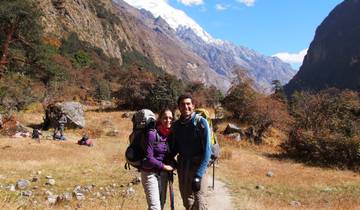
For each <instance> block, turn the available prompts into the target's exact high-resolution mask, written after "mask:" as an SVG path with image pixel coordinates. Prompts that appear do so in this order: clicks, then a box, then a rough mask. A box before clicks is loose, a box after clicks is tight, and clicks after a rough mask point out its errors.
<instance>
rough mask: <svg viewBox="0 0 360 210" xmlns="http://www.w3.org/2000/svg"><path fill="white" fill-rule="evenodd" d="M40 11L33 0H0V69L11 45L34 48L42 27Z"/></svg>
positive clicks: (5, 63)
mask: <svg viewBox="0 0 360 210" xmlns="http://www.w3.org/2000/svg"><path fill="white" fill-rule="evenodd" d="M40 15H41V14H40V12H39V10H38V9H37V8H36V5H35V2H34V1H33V0H0V31H1V32H2V33H1V34H0V44H1V51H0V56H1V57H0V71H1V72H2V73H3V71H4V68H5V67H6V66H7V64H8V63H9V59H10V57H9V56H10V51H11V48H12V47H15V46H16V47H19V46H21V47H23V48H26V49H34V44H35V43H37V42H38V41H39V40H40V37H41V33H42V28H41V25H40V21H39V18H40Z"/></svg>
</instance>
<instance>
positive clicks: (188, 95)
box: [177, 93, 193, 106]
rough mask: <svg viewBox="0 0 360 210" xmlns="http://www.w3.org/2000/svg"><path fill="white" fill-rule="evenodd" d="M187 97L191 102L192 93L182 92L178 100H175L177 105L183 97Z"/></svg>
mask: <svg viewBox="0 0 360 210" xmlns="http://www.w3.org/2000/svg"><path fill="white" fill-rule="evenodd" d="M187 98H190V99H191V102H193V98H192V95H191V93H184V94H182V95H181V96H179V98H178V100H177V105H178V106H179V105H180V102H181V101H182V100H184V99H187Z"/></svg>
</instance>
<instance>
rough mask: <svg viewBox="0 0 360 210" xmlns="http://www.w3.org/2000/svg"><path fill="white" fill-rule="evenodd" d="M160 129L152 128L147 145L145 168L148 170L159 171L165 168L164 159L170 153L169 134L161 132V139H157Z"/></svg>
mask: <svg viewBox="0 0 360 210" xmlns="http://www.w3.org/2000/svg"><path fill="white" fill-rule="evenodd" d="M157 133H158V131H156V130H150V131H149V132H148V138H147V142H146V147H145V157H146V160H145V161H144V163H143V167H142V168H143V169H144V170H146V171H159V170H162V169H163V166H164V164H163V161H164V159H165V156H166V155H167V154H168V145H167V143H166V142H167V140H168V137H167V136H162V135H161V134H160V133H159V137H160V139H158V140H156V135H157Z"/></svg>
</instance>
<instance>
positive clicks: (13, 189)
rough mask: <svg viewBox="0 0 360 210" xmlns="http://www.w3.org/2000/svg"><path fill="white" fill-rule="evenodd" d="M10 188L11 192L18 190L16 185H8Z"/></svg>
mask: <svg viewBox="0 0 360 210" xmlns="http://www.w3.org/2000/svg"><path fill="white" fill-rule="evenodd" d="M7 188H8V189H9V191H10V192H15V191H16V188H15V185H13V184H12V185H10V186H8V187H7Z"/></svg>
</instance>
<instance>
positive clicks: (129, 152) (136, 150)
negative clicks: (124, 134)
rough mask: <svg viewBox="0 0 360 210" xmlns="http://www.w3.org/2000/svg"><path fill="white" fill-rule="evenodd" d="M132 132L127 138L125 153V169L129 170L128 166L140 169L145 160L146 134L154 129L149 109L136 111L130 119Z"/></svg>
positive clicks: (154, 119) (151, 113)
mask: <svg viewBox="0 0 360 210" xmlns="http://www.w3.org/2000/svg"><path fill="white" fill-rule="evenodd" d="M132 124H133V130H132V133H131V134H130V136H129V146H128V148H127V149H126V152H125V158H126V164H125V168H126V169H130V165H131V166H133V167H135V168H138V169H139V168H140V167H141V165H142V163H143V161H144V160H145V146H146V141H147V133H148V131H149V130H152V129H155V124H156V118H155V114H154V113H153V112H152V111H151V110H149V109H142V110H139V111H137V112H136V113H135V114H134V116H133V118H132Z"/></svg>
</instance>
